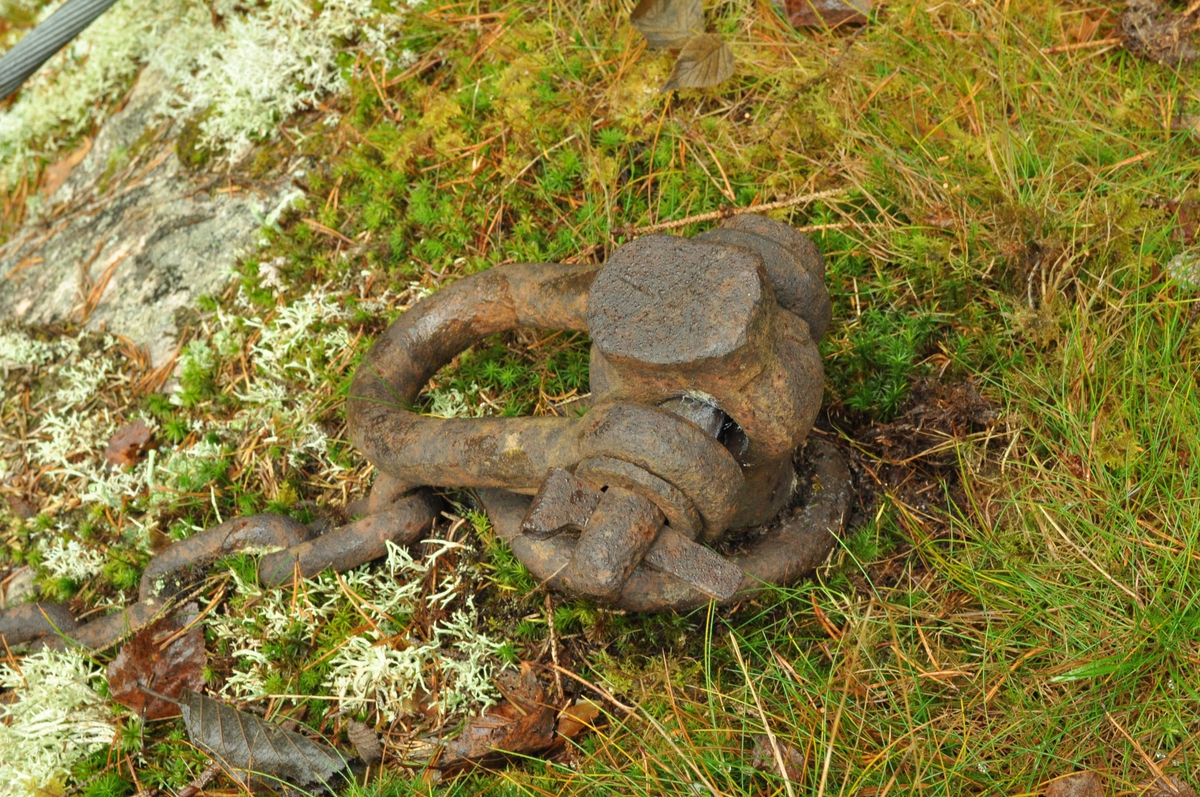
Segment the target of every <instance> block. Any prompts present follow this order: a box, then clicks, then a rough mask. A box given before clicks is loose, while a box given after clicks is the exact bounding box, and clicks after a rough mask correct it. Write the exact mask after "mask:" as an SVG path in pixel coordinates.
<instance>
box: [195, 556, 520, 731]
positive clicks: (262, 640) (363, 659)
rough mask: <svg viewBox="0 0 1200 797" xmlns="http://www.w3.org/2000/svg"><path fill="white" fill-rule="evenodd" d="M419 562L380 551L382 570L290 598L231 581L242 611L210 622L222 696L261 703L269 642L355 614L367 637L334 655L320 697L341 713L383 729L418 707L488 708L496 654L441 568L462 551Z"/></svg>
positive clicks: (269, 668) (453, 575)
mask: <svg viewBox="0 0 1200 797" xmlns="http://www.w3.org/2000/svg"><path fill="white" fill-rule="evenodd" d="M431 542H436V543H437V544H439V545H440V546H441V547H440V548H439V549H437V550H435V551H434V552H433V553H431V554H429V555H428V556H426V557H425V558H424V559H423V560H420V561H417V560H414V559H413V558H412V557H411V556H410V555H409V554H408V552H407V551H405V550H404V549H403V548H399V547H397V546H395V545H392V544H391V543H388V556H387V562H386V564H385V565H384V567H382V568H379V569H377V570H375V571H374V572H372V570H371V568H369V567H361V568H358V569H357V570H352V571H350V572H347V573H344V574H342V575H341V576H336V575H321V576H318V577H317V578H315V579H311V580H305V581H304V582H303V585H302V587H300V588H299V589H296V590H294V591H289V590H274V591H268V590H263V589H262V588H260V587H258V586H257V585H256V584H253V583H245V582H243V581H242V580H241V579H240V578H238V576H237V574H236V573H234V574H233V578H234V580H235V581H236V583H237V594H238V595H240V596H242V597H243V600H244V601H245V606H248V607H250V609H249V611H243V610H241V609H238V608H231V609H229V610H227V612H226V613H224V614H220V615H216V616H214V617H213V618H212V619H211V620H210V623H209V625H210V627H211V628H212V629H213V630H214V631H215V633H216V635H217V637H218V639H222V640H227V641H228V643H229V647H230V652H231V653H232V655H233V656H234V657H235V658H236V659H237V661H238V666H237V668H236V669H235V671H234V672H233V674H232V675H231V676H230V677H229V678H228V679H227V680H226V682H225V685H224V689H223V693H224V694H225V695H226V696H229V697H237V698H242V699H251V698H261V697H265V696H267V695H268V694H269V693H270V691H269V689H268V687H267V681H268V678H269V676H270V675H271V673H272V672H273V671H274V670H275V668H276V667H278V664H279V663H278V662H277V661H275V660H273V658H272V657H271V656H270V655H269V654H268V652H267V650H266V647H267V643H268V642H269V641H270V640H273V639H279V638H281V637H285V636H286V637H292V638H301V639H306V640H311V639H315V638H316V634H317V632H318V630H319V629H320V628H321V627H322V626H323V625H324V624H326V623H327V622H328V621H329V620H330V619H331V618H332V617H333V616H334V615H335V614H338V613H344V612H346V611H355V612H357V613H358V615H359V619H360V620H361V621H362V623H364V624H366V625H369V626H371V627H370V628H369V629H368V630H365V631H361V632H358V633H355V634H352V635H350V636H349V637H347V638H346V639H345V640H343V641H342V642H341V643H339V645H338V647H337V648H336V651H337V652H336V653H334V654H333V656H332V657H331V659H330V669H329V673H328V675H327V676H326V677H325V680H324V682H323V683H322V684H321V686H322V688H323V689H325V690H328V691H329V692H330V693H331V694H332V695H334V696H336V698H337V702H338V706H339V708H340V710H341V711H343V712H357V711H359V710H361V709H363V708H371V707H373V708H376V709H377V710H378V711H379V713H380V715H381V716H382V717H383V718H384V719H385V720H386V721H389V722H390V721H392V720H393V719H395V718H396V717H397V716H407V715H411V714H415V713H416V712H417V711H418V710H419V709H420V708H421V706H420V704H421V703H422V702H424V703H426V704H427V705H432V706H433V707H434V708H436V709H437V710H438V711H439V712H441V713H443V714H449V713H452V712H455V711H458V710H460V709H464V708H468V707H478V708H485V707H487V706H490V705H493V704H494V703H495V700H496V693H495V689H494V687H493V686H492V678H493V677H494V675H495V674H496V672H497V670H498V669H499V668H500V667H501V666H502V664H501V661H500V659H499V658H498V657H497V655H496V654H497V651H498V650H499V649H500V645H499V644H498V643H496V642H495V641H493V640H492V639H490V638H489V637H488V636H486V635H485V634H481V633H479V631H478V630H476V629H477V625H478V616H477V614H476V610H475V607H474V604H473V602H472V601H471V600H470V597H469V596H465V597H464V591H465V589H466V585H467V581H466V580H465V579H464V578H463V575H462V573H461V572H459V571H458V570H457V569H455V568H448V567H446V566H445V565H444V564H443V565H441V567H440V568H439V567H438V562H439V560H440V559H441V558H442V557H443V556H444V555H445V554H446V553H447V552H449V551H451V550H453V549H454V548H461V547H462V546H460V545H458V544H456V543H451V542H445V541H441V540H437V541H431ZM435 568H437V569H436V572H437V573H438V574H439V579H438V583H437V586H436V589H435V591H434V593H433V594H431V595H424V594H423V584H424V582H425V579H426V576H427V575H428V574H429V573H430V572H432V571H434V569H435ZM454 601H461V602H462V606H463V607H462V608H460V609H459V610H458V611H456V612H454V613H453V614H452V615H451V617H450V619H449V620H448V621H441V622H435V623H434V624H433V625H432V627H431V628H430V629H429V632H428V633H427V634H426V635H425V636H424V638H422V639H415V638H412V637H410V636H409V635H408V633H407V631H406V626H407V623H408V621H409V619H410V618H411V617H412V616H413V615H415V614H417V613H418V612H420V611H422V610H428V609H444V608H446V607H447V606H449V605H450V604H451V603H452V602H454Z"/></svg>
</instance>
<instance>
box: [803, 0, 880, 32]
mask: <svg viewBox="0 0 1200 797" xmlns="http://www.w3.org/2000/svg"><path fill="white" fill-rule="evenodd" d="M871 7H872V3H871V0H785V4H784V8H785V9H786V11H787V16H788V21H789V22H791V23H792V25H794V26H796V27H797V28H836V27H839V26H841V25H866V24H867V18H868V16H869V15H870V13H871Z"/></svg>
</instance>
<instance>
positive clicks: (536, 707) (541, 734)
mask: <svg viewBox="0 0 1200 797" xmlns="http://www.w3.org/2000/svg"><path fill="white" fill-rule="evenodd" d="M496 683H497V685H498V686H499V687H500V691H501V693H502V694H503V695H504V697H505V700H504V702H502V703H500V705H498V706H495V707H493V708H491V709H489V710H488V711H487V713H485V714H484V715H483V716H481V717H476V718H475V719H473V720H471V721H470V722H468V723H467V726H466V727H465V728H463V731H462V733H460V734H459V735H458V736H457V737H456V738H454V739H453V740H451V741H449V742H447V743H446V744H445V747H444V748H443V749H442V754H441V757H440V758H439V759H438V760H437V762H436V763H435V764H433V766H435V767H436V768H438V769H458V768H461V767H464V766H468V765H470V764H476V763H479V762H482V761H489V760H494V759H496V758H502V757H503V754H505V753H536V752H538V751H540V750H544V749H546V748H547V747H549V746H550V744H551V743H552V742H553V741H554V716H555V713H556V712H555V711H554V708H553V706H550V705H549V704H548V703H547V701H546V693H545V691H544V690H543V689H542V685H541V684H540V683H539V682H538V679H537V676H536V675H534V674H533V671H532V670H531V669H530V667H529V665H528V664H522V665H521V670H520V672H512V671H511V670H508V671H505V672H503V673H501V674H500V675H498V676H497V677H496Z"/></svg>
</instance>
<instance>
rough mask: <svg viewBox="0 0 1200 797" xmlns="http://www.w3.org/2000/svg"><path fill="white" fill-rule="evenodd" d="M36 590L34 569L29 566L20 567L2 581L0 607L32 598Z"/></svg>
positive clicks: (14, 604)
mask: <svg viewBox="0 0 1200 797" xmlns="http://www.w3.org/2000/svg"><path fill="white" fill-rule="evenodd" d="M36 592H37V589H36V587H35V586H34V583H33V570H32V569H31V568H29V567H22V568H19V569H17V570H15V571H13V572H12V573H11V574H10V575H9V576H8V577H6V578H5V579H4V580H3V581H0V609H7V608H8V607H9V606H16V605H17V604H18V603H24V602H25V601H28V600H31V599H32V598H33V596H34V593H36Z"/></svg>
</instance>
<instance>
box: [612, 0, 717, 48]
mask: <svg viewBox="0 0 1200 797" xmlns="http://www.w3.org/2000/svg"><path fill="white" fill-rule="evenodd" d="M629 21H630V22H632V23H633V26H634V27H635V28H637V29H638V32H639V33H641V34H642V35H643V36H645V37H646V42H647V43H649V45H650V46H651V47H653V48H655V49H656V50H667V49H673V48H676V47H683V46H684V44H685V43H686V42H687V40H688V39H689V38H691V37H692V36H694V35H696V34H698V33H703V32H704V0H642V1H641V2H640V3H638V4H637V8H635V9H633V13H632V14H630V15H629Z"/></svg>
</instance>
